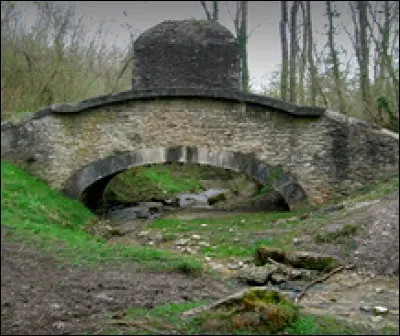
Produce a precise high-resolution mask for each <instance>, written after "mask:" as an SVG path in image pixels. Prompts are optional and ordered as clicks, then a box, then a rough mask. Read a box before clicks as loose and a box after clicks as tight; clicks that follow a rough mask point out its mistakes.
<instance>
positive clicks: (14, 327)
mask: <svg viewBox="0 0 400 336" xmlns="http://www.w3.org/2000/svg"><path fill="white" fill-rule="evenodd" d="M398 202H399V195H398V192H396V193H393V194H391V195H389V196H386V197H384V198H383V199H381V200H380V201H379V202H377V203H375V204H372V205H369V206H368V207H365V208H363V209H360V210H359V211H355V212H353V213H352V214H351V215H349V216H348V217H346V218H343V220H344V221H349V222H351V221H353V222H359V223H361V224H360V225H363V230H361V231H360V232H359V234H358V236H357V239H356V240H357V248H356V249H355V251H354V253H352V254H351V255H350V256H349V257H348V260H347V262H352V263H355V265H356V269H355V270H353V271H348V272H343V273H341V274H337V275H335V276H334V277H332V278H331V279H329V281H326V283H325V284H324V286H323V287H321V286H320V288H318V286H316V287H315V288H313V290H310V293H309V295H307V296H305V297H304V299H303V300H302V301H301V305H302V306H303V307H304V309H306V310H308V311H310V312H314V313H329V314H333V315H335V316H337V317H340V318H345V319H349V320H351V321H356V322H360V323H365V324H371V327H373V328H378V327H381V326H384V325H387V324H388V323H389V324H391V325H397V326H398V313H399V283H398V274H399V267H398V265H399V251H398V249H399V217H398V216H399V205H398V204H399V203H398ZM10 234H12V231H10V230H9V229H7V228H5V227H3V226H2V230H1V313H2V316H1V334H2V335H11V334H13V335H16V334H19V335H33V334H53V335H55V334H85V333H89V334H96V333H101V332H102V331H103V330H105V329H106V328H107V327H108V326H107V319H106V318H105V314H106V313H112V312H118V311H122V310H124V309H126V308H129V307H143V308H151V307H154V306H156V305H160V304H164V303H173V302H174V303H179V302H185V301H194V300H200V299H208V300H213V299H219V298H222V297H224V296H226V295H228V294H230V293H232V292H234V291H236V290H237V288H232V286H230V287H229V286H227V284H224V283H223V282H222V281H218V280H215V279H209V278H205V277H200V278H199V277H192V276H187V275H183V274H178V273H154V272H153V273H151V272H144V271H143V270H141V271H138V270H137V269H136V268H135V266H134V265H112V266H104V267H103V269H102V270H100V269H85V268H77V267H71V266H61V265H60V264H59V263H58V262H57V261H56V260H55V259H53V258H52V257H51V256H48V255H45V254H44V253H42V252H41V251H40V250H37V249H33V248H31V247H27V246H25V245H24V244H23V243H18V242H11V241H10V240H9V239H7V236H8V235H10ZM304 244H305V246H306V245H307V241H306V240H305V242H304ZM303 247H304V246H303ZM311 247H312V246H311V245H310V246H309V248H311ZM314 247H315V249H316V250H321V249H326V248H327V247H324V246H323V245H321V244H320V245H319V246H314ZM331 248H332V247H331ZM325 252H326V250H325ZM331 252H335V251H334V249H332V250H331ZM374 305H382V306H385V307H387V308H389V310H390V313H389V314H388V315H387V316H385V317H383V318H381V319H379V320H376V319H375V320H374V319H373V315H372V314H371V313H370V312H365V311H363V310H362V309H361V306H363V307H364V308H365V307H368V306H374Z"/></svg>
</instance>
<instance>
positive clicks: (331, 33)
mask: <svg viewBox="0 0 400 336" xmlns="http://www.w3.org/2000/svg"><path fill="white" fill-rule="evenodd" d="M326 14H327V16H328V21H329V23H328V46H329V54H330V58H331V62H332V73H333V79H334V83H335V91H336V96H337V99H338V105H339V109H340V112H341V113H344V114H345V113H346V105H345V103H344V99H343V95H342V89H341V86H342V85H341V78H340V70H339V60H338V57H337V51H336V48H335V30H334V25H333V17H334V15H335V13H334V11H333V9H332V2H331V1H326Z"/></svg>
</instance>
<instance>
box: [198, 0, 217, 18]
mask: <svg viewBox="0 0 400 336" xmlns="http://www.w3.org/2000/svg"><path fill="white" fill-rule="evenodd" d="M200 3H201V5H202V7H203V9H204V12H205V13H206V16H207V20H208V21H218V19H219V6H218V1H212V12H210V10H209V9H208V7H207V2H206V1H200Z"/></svg>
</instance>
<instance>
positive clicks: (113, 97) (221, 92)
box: [24, 87, 325, 120]
mask: <svg viewBox="0 0 400 336" xmlns="http://www.w3.org/2000/svg"><path fill="white" fill-rule="evenodd" d="M187 97H191V98H212V99H222V100H233V101H239V102H245V103H251V104H256V105H261V106H265V107H267V108H271V109H274V110H278V111H281V112H284V113H287V114H290V115H293V116H296V117H321V116H322V115H323V114H324V113H325V108H322V107H309V106H297V105H294V104H291V103H288V102H285V101H282V100H279V99H275V98H270V97H267V96H262V95H257V94H251V93H245V92H242V91H239V90H234V89H220V88H194V87H187V88H179V87H176V88H173V87H171V88H154V89H142V90H127V91H122V92H119V93H116V94H108V95H102V96H97V97H93V98H89V99H85V100H82V101H80V102H77V103H71V104H53V105H50V106H47V107H45V108H43V109H40V110H38V111H37V112H35V113H33V114H31V115H29V116H27V117H26V118H24V120H31V119H38V118H42V117H44V116H46V115H49V114H51V113H80V112H84V111H86V110H89V109H91V108H96V107H101V106H107V105H112V104H117V103H124V102H128V101H134V100H143V99H157V98H187Z"/></svg>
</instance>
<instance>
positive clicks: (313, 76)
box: [306, 1, 317, 105]
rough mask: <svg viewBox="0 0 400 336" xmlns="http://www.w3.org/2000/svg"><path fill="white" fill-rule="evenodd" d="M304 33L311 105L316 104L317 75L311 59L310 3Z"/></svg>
mask: <svg viewBox="0 0 400 336" xmlns="http://www.w3.org/2000/svg"><path fill="white" fill-rule="evenodd" d="M306 31H307V39H308V51H307V58H308V66H309V69H310V70H309V71H310V86H311V90H310V91H311V92H310V96H311V105H315V104H316V100H317V83H316V81H317V78H316V77H317V74H316V72H317V71H316V70H317V69H316V68H315V64H314V57H313V43H314V40H313V34H312V20H311V5H310V1H306Z"/></svg>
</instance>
